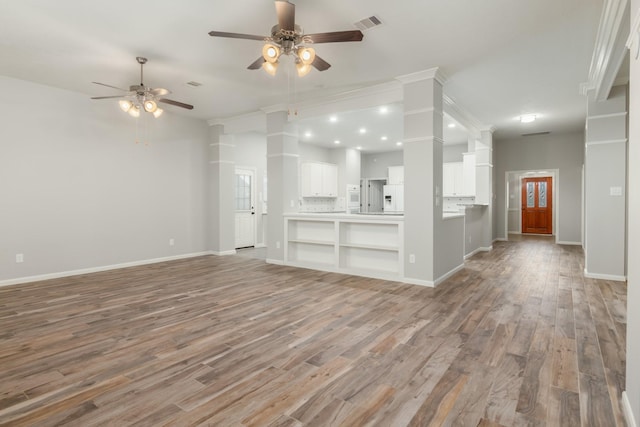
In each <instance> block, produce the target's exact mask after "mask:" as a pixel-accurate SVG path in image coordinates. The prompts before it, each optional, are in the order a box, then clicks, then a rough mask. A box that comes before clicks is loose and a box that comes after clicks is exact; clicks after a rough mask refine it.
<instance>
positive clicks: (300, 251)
mask: <svg viewBox="0 0 640 427" xmlns="http://www.w3.org/2000/svg"><path fill="white" fill-rule="evenodd" d="M284 221H285V233H286V235H285V241H286V245H285V257H284V263H285V264H287V265H292V266H297V267H305V268H314V269H317V270H326V271H337V272H341V273H346V274H355V275H359V276H366V277H374V278H385V279H391V280H394V279H395V280H401V279H402V277H403V274H404V263H403V248H404V217H403V216H401V215H357V214H344V213H340V214H331V213H324V214H323V213H311V214H310V213H300V214H285V215H284Z"/></svg>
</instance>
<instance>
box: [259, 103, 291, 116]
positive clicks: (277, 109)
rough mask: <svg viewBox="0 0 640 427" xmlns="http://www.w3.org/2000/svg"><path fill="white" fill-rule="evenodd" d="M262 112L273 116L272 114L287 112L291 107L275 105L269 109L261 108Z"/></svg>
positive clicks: (268, 107)
mask: <svg viewBox="0 0 640 427" xmlns="http://www.w3.org/2000/svg"><path fill="white" fill-rule="evenodd" d="M260 110H261V111H262V112H263V113H265V114H271V113H277V112H280V111H284V112H287V111H289V107H288V106H287V104H275V105H269V106H267V107H264V108H261V109H260Z"/></svg>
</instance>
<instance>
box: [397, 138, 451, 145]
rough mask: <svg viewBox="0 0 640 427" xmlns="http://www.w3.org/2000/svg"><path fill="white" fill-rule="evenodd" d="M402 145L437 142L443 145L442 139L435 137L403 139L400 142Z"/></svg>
mask: <svg viewBox="0 0 640 427" xmlns="http://www.w3.org/2000/svg"><path fill="white" fill-rule="evenodd" d="M402 142H403V143H404V144H406V143H411V142H439V143H441V144H444V140H443V139H442V138H438V137H437V136H419V137H416V138H405V139H403V140H402Z"/></svg>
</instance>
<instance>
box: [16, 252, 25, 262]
mask: <svg viewBox="0 0 640 427" xmlns="http://www.w3.org/2000/svg"><path fill="white" fill-rule="evenodd" d="M16 262H24V254H16Z"/></svg>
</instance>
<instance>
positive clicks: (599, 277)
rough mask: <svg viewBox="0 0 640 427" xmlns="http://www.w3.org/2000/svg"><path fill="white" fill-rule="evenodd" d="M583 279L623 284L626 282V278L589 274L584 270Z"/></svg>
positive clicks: (613, 275)
mask: <svg viewBox="0 0 640 427" xmlns="http://www.w3.org/2000/svg"><path fill="white" fill-rule="evenodd" d="M584 277H587V278H589V279H602V280H613V281H616V282H624V281H626V280H627V277H626V276H618V275H616V274H598V273H589V272H588V271H587V269H586V268H585V269H584Z"/></svg>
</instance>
